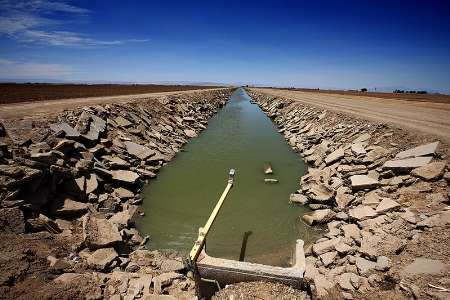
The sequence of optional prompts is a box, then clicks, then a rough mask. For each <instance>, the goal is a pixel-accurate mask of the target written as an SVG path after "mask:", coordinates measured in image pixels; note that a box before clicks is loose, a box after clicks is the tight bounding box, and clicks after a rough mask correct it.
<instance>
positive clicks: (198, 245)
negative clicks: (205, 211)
mask: <svg viewBox="0 0 450 300" xmlns="http://www.w3.org/2000/svg"><path fill="white" fill-rule="evenodd" d="M233 176H234V170H230V178H229V179H228V184H227V186H226V188H225V190H224V191H223V193H222V196H220V199H219V201H218V202H217V204H216V206H215V207H214V210H213V211H212V213H211V215H210V216H209V218H208V221H207V222H206V224H205V226H204V227H203V228H201V229H200V231H199V233H198V238H197V240H196V241H195V244H194V247H192V250H191V252H190V253H189V258H190V260H191V262H192V263H195V262H196V261H197V258H198V256H199V255H200V252H201V251H202V249H203V246H204V245H205V241H206V236H207V235H208V232H209V230H210V229H211V226H212V225H213V223H214V221H215V219H216V217H217V215H218V214H219V211H220V208H221V207H222V204H223V202H224V201H225V198H226V197H227V195H228V192H229V191H230V189H231V187H232V186H233Z"/></svg>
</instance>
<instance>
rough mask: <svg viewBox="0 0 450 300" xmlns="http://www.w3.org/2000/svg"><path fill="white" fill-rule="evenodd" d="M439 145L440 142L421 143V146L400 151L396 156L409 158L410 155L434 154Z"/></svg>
mask: <svg viewBox="0 0 450 300" xmlns="http://www.w3.org/2000/svg"><path fill="white" fill-rule="evenodd" d="M438 145H439V142H434V143H429V144H425V145H421V146H418V147H415V148H411V149H408V150H405V151H402V152H399V153H398V154H397V155H396V156H395V157H396V158H408V157H417V156H425V155H432V154H434V153H435V152H436V149H437V147H438Z"/></svg>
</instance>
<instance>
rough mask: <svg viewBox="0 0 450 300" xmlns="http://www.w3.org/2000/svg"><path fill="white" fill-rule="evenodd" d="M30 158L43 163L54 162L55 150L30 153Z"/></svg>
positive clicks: (55, 158) (55, 157)
mask: <svg viewBox="0 0 450 300" xmlns="http://www.w3.org/2000/svg"><path fill="white" fill-rule="evenodd" d="M30 158H31V159H32V160H34V161H38V162H40V163H43V164H47V165H51V164H54V163H56V160H57V159H58V157H57V156H56V154H55V152H53V151H50V152H44V153H31V155H30Z"/></svg>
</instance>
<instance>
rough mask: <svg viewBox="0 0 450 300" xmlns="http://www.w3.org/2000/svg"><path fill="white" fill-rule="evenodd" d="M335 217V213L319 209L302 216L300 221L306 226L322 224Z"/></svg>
mask: <svg viewBox="0 0 450 300" xmlns="http://www.w3.org/2000/svg"><path fill="white" fill-rule="evenodd" d="M335 215H336V213H335V212H334V211H332V210H331V209H319V210H315V211H313V212H312V213H309V214H305V215H303V216H302V219H303V220H304V221H305V222H306V224H308V225H314V224H323V223H327V222H329V221H331V220H332V219H333V218H334V216H335Z"/></svg>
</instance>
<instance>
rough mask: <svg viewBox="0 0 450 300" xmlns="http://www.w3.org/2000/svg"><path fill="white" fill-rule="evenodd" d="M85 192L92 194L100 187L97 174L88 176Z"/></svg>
mask: <svg viewBox="0 0 450 300" xmlns="http://www.w3.org/2000/svg"><path fill="white" fill-rule="evenodd" d="M85 187H86V188H85V190H84V191H85V193H86V194H90V193H93V192H94V191H95V190H97V187H98V180H97V175H95V174H90V175H89V176H87V177H86V186H85Z"/></svg>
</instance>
